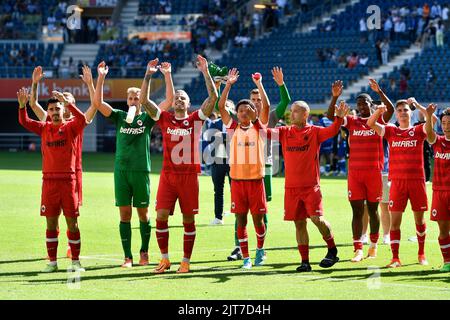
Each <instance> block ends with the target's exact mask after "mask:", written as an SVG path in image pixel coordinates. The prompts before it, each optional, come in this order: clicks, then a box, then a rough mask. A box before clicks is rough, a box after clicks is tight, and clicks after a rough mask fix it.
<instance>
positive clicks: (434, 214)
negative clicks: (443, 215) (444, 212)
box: [431, 209, 437, 217]
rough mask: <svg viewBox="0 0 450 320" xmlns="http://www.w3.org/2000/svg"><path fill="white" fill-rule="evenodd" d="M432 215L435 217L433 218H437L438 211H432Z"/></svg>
mask: <svg viewBox="0 0 450 320" xmlns="http://www.w3.org/2000/svg"><path fill="white" fill-rule="evenodd" d="M431 214H432V215H433V217H436V216H437V210H436V209H433V211H431Z"/></svg>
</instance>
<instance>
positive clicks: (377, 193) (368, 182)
mask: <svg viewBox="0 0 450 320" xmlns="http://www.w3.org/2000/svg"><path fill="white" fill-rule="evenodd" d="M382 195H383V178H382V177H381V171H380V170H349V171H348V200H349V201H353V200H367V201H368V202H380V201H381V198H382Z"/></svg>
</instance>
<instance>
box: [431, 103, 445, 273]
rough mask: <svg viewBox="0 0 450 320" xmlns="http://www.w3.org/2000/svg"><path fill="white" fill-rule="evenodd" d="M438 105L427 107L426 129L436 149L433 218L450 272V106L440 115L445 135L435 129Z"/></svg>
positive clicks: (443, 270) (443, 268) (432, 203)
mask: <svg viewBox="0 0 450 320" xmlns="http://www.w3.org/2000/svg"><path fill="white" fill-rule="evenodd" d="M435 111H436V105H433V104H431V105H429V106H428V108H427V122H426V123H425V130H426V132H427V137H428V138H427V139H428V142H429V143H430V144H431V145H432V146H433V150H434V172H433V200H432V202H431V220H432V221H436V222H437V223H438V225H439V239H438V241H439V246H440V248H441V252H442V257H443V258H444V265H443V266H442V268H441V271H442V272H450V234H449V232H450V108H447V109H445V110H444V112H442V114H441V116H440V120H441V126H442V131H443V132H444V135H443V136H440V135H437V134H436V133H435V132H434V131H433V124H432V122H433V121H432V119H433V114H434V112H435Z"/></svg>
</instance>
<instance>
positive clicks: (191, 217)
mask: <svg viewBox="0 0 450 320" xmlns="http://www.w3.org/2000/svg"><path fill="white" fill-rule="evenodd" d="M194 222H195V216H194V215H193V214H183V223H194Z"/></svg>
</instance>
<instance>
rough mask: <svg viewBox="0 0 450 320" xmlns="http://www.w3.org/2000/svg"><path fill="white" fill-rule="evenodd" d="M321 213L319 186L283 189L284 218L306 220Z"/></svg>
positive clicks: (321, 204) (287, 219)
mask: <svg viewBox="0 0 450 320" xmlns="http://www.w3.org/2000/svg"><path fill="white" fill-rule="evenodd" d="M322 215H323V203H322V192H320V186H315V187H305V188H285V189H284V220H286V221H297V220H306V219H307V218H311V217H313V216H319V217H320V216H322Z"/></svg>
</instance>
